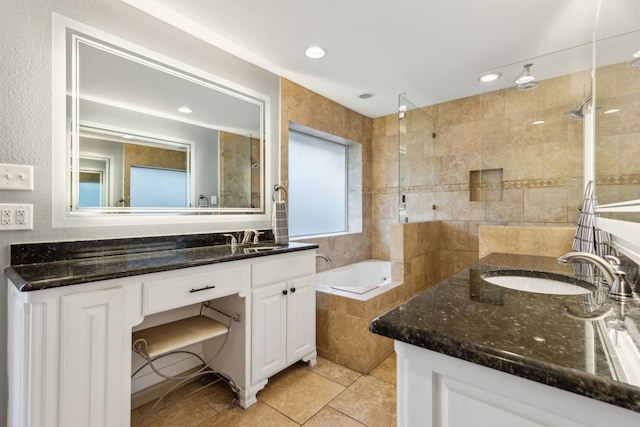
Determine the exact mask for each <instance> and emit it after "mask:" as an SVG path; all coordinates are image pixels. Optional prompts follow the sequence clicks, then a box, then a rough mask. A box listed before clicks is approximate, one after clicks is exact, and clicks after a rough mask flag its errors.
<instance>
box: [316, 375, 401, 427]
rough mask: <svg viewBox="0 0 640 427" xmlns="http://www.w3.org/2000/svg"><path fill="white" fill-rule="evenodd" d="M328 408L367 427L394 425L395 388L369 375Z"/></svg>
mask: <svg viewBox="0 0 640 427" xmlns="http://www.w3.org/2000/svg"><path fill="white" fill-rule="evenodd" d="M329 406H330V407H332V408H334V409H336V410H338V411H340V412H342V413H343V414H346V415H348V416H350V417H351V418H354V419H356V420H358V421H360V422H361V423H363V424H365V425H367V426H369V427H389V426H394V425H396V387H395V386H394V385H392V384H389V383H388V382H386V381H382V380H379V379H377V378H374V377H372V376H369V375H365V376H362V377H360V378H359V379H358V380H357V381H356V382H355V383H353V384H352V385H351V386H350V387H349V388H348V389H346V390H345V391H344V392H342V393H341V394H340V395H339V396H338V397H336V398H335V399H334V400H332V401H331V403H329Z"/></svg>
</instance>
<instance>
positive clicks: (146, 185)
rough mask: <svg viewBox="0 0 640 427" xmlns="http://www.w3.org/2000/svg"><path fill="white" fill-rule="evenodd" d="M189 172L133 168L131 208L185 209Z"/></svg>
mask: <svg viewBox="0 0 640 427" xmlns="http://www.w3.org/2000/svg"><path fill="white" fill-rule="evenodd" d="M187 178H188V177H187V172H186V171H181V170H173V169H161V168H148V167H138V166H131V178H130V179H131V196H130V197H131V202H130V206H131V207H148V206H153V207H163V208H164V207H185V206H188V205H187V203H188V202H187V193H188V191H187Z"/></svg>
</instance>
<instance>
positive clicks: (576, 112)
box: [564, 95, 592, 120]
mask: <svg viewBox="0 0 640 427" xmlns="http://www.w3.org/2000/svg"><path fill="white" fill-rule="evenodd" d="M591 98H592V96H591V95H589V96H588V97H587V98H586V99H585V100H584V101H582V102H581V103H580V105H578V106H577V107H576V108H574V109H573V110H571V111H567V112H566V113H564V115H565V116H567V117H568V118H570V119H576V120H584V114H583V113H582V109H583V108H584V106H585V104H586V103H587V102H589V101H591Z"/></svg>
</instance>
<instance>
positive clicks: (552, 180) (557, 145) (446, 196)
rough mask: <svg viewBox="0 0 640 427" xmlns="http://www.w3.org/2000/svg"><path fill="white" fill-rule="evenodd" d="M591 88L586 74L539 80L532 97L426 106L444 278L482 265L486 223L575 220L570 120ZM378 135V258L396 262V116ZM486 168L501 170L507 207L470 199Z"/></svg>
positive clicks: (574, 136)
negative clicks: (473, 181)
mask: <svg viewBox="0 0 640 427" xmlns="http://www.w3.org/2000/svg"><path fill="white" fill-rule="evenodd" d="M589 85H590V77H589V73H588V72H584V73H576V74H572V75H569V76H564V77H559V78H555V79H550V80H545V81H541V82H540V86H539V87H538V88H537V89H535V90H532V91H524V92H521V91H518V90H517V89H516V88H509V89H504V90H499V91H494V92H489V93H485V94H481V95H477V96H473V97H469V98H463V99H459V100H455V101H451V102H445V103H442V104H438V105H434V106H429V107H425V108H422V110H423V111H425V112H426V113H427V114H428V115H430V116H431V117H433V119H434V122H435V133H436V137H435V156H436V161H435V164H436V170H435V192H436V193H435V204H436V211H435V219H436V220H440V221H441V225H440V250H441V254H440V262H439V265H440V269H441V271H440V273H441V275H443V276H446V275H450V274H452V273H454V272H455V271H458V270H460V269H461V268H462V267H464V266H465V265H468V264H470V263H471V262H473V261H475V260H476V259H477V258H478V251H479V249H478V248H479V231H478V229H479V225H480V224H494V225H498V224H504V223H507V224H508V225H538V226H565V225H574V224H575V223H576V222H577V218H578V208H579V207H580V206H581V205H582V196H583V194H582V151H583V150H582V133H583V132H582V129H583V122H582V121H577V120H571V119H568V118H566V117H565V116H564V115H563V114H562V113H563V112H565V111H568V110H571V109H573V108H575V106H576V105H577V104H578V103H580V102H581V101H582V100H583V99H584V97H585V96H586V95H587V94H588V93H589ZM534 121H544V123H543V124H533V122H534ZM373 132H374V133H373V184H374V187H373V188H374V194H373V207H374V211H373V213H372V217H373V221H374V230H375V231H376V238H375V239H374V242H375V243H374V245H373V247H372V251H373V257H374V258H379V259H389V257H390V253H389V248H390V234H389V229H390V226H391V224H393V223H394V222H396V221H397V219H396V218H397V213H396V208H397V203H398V200H397V178H396V174H397V170H398V168H397V162H398V158H397V151H396V150H397V137H398V124H397V115H395V114H393V115H389V116H385V117H381V118H377V119H375V120H374V123H373ZM427 143H428V142H427ZM479 170H502V180H503V182H502V200H493V199H490V200H485V201H482V200H481V201H470V178H469V177H470V172H472V171H479ZM409 216H410V217H411V215H409Z"/></svg>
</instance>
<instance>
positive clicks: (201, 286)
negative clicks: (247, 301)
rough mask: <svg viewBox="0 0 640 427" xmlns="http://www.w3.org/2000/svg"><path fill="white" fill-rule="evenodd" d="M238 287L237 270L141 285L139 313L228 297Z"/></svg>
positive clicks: (240, 280)
mask: <svg viewBox="0 0 640 427" xmlns="http://www.w3.org/2000/svg"><path fill="white" fill-rule="evenodd" d="M241 287H242V271H241V268H239V267H237V268H227V269H224V270H216V271H211V272H206V273H198V274H191V275H185V276H175V277H171V278H167V279H160V280H153V281H148V282H144V283H143V286H142V312H143V315H147V314H152V313H159V312H162V311H166V310H171V309H174V308H178V307H183V306H185V305H189V304H195V303H198V302H201V301H206V300H210V299H214V298H219V297H222V296H226V295H231V294H234V293H238V292H240V289H241Z"/></svg>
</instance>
